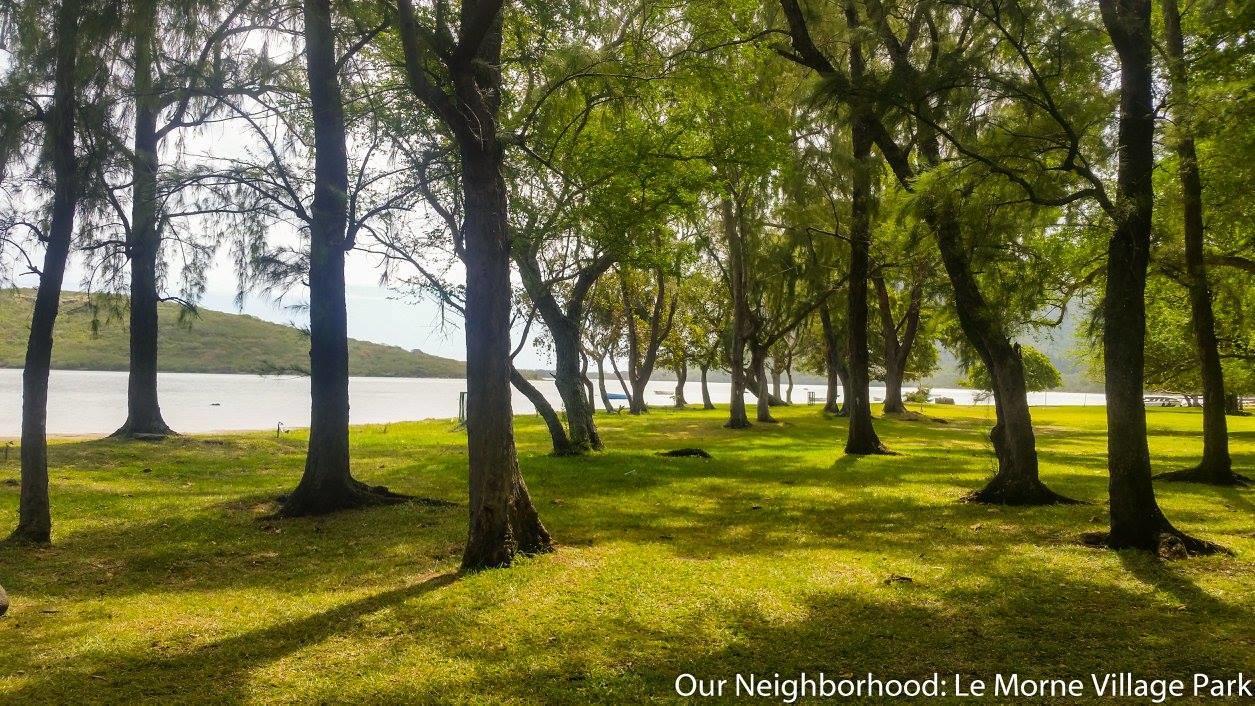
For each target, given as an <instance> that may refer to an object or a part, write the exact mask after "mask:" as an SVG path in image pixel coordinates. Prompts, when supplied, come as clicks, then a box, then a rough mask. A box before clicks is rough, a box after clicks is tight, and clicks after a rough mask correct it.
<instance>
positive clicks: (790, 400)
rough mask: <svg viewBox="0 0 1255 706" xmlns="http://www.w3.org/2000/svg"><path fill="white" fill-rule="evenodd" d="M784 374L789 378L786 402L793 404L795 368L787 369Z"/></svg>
mask: <svg viewBox="0 0 1255 706" xmlns="http://www.w3.org/2000/svg"><path fill="white" fill-rule="evenodd" d="M784 374H785V375H786V376H788V378H789V387H788V389H787V390H785V393H784V403H785V404H793V369H792V368H787V369H785V371H784Z"/></svg>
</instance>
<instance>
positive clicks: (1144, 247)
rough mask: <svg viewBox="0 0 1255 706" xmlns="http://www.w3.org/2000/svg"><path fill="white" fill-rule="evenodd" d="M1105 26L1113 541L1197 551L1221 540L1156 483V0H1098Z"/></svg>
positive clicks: (1106, 329)
mask: <svg viewBox="0 0 1255 706" xmlns="http://www.w3.org/2000/svg"><path fill="white" fill-rule="evenodd" d="M1099 6H1100V9H1101V11H1102V18H1103V24H1104V25H1105V26H1106V29H1107V33H1108V34H1109V35H1110V36H1111V40H1112V44H1113V45H1114V46H1115V48H1116V53H1117V55H1118V56H1119V59H1120V121H1119V128H1118V131H1117V138H1116V144H1117V145H1118V148H1119V154H1120V159H1119V175H1118V178H1117V187H1116V206H1115V211H1116V216H1117V217H1116V226H1115V230H1114V231H1113V232H1112V235H1111V239H1110V240H1109V241H1108V245H1107V292H1106V296H1105V298H1104V300H1103V368H1104V369H1103V372H1104V377H1105V383H1106V393H1107V470H1108V472H1109V474H1110V482H1109V493H1110V499H1111V531H1110V533H1109V534H1107V536H1106V537H1105V543H1106V545H1107V546H1110V547H1112V548H1114V549H1145V550H1150V551H1155V550H1156V549H1157V548H1158V547H1159V545H1160V543H1161V541H1162V538H1161V535H1165V534H1167V535H1171V536H1176V537H1177V538H1178V539H1179V540H1181V542H1182V543H1184V544H1185V546H1186V549H1187V550H1188V551H1190V552H1191V553H1200V552H1209V551H1214V550H1215V548H1214V546H1213V545H1210V544H1209V543H1207V542H1203V541H1200V540H1197V539H1194V538H1192V537H1189V536H1187V535H1185V534H1184V533H1182V532H1180V531H1179V530H1177V529H1176V528H1175V527H1173V526H1172V524H1171V523H1170V522H1169V521H1168V519H1167V518H1166V517H1165V516H1164V514H1163V511H1162V510H1160V508H1159V503H1158V502H1157V501H1156V500H1155V489H1154V486H1153V485H1152V483H1151V470H1150V449H1149V448H1148V446H1147V442H1146V409H1145V403H1144V400H1143V397H1142V394H1143V387H1142V385H1143V380H1144V372H1145V343H1146V301H1145V289H1146V268H1147V264H1148V261H1149V259H1150V232H1151V213H1152V210H1153V206H1154V184H1153V183H1152V176H1153V172H1154V168H1155V155H1154V139H1155V108H1154V103H1153V90H1152V81H1153V72H1152V68H1151V47H1152V41H1151V31H1150V15H1151V6H1150V0H1099Z"/></svg>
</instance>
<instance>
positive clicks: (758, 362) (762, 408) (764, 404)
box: [750, 341, 776, 424]
mask: <svg viewBox="0 0 1255 706" xmlns="http://www.w3.org/2000/svg"><path fill="white" fill-rule="evenodd" d="M750 365H751V366H752V367H753V368H754V379H755V382H756V384H757V387H756V389H755V390H754V392H755V396H756V397H757V398H758V404H757V412H758V416H757V419H758V421H760V422H767V423H771V424H774V423H775V422H776V420H775V418H774V417H772V416H771V392H770V391H769V390H768V387H767V385H768V382H767V349H766V348H763V347H761V346H758V345H755V344H754V343H753V342H752V341H751V342H750Z"/></svg>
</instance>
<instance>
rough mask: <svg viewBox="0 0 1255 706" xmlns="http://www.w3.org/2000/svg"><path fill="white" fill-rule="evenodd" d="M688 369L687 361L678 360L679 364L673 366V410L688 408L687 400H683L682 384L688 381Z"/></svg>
mask: <svg viewBox="0 0 1255 706" xmlns="http://www.w3.org/2000/svg"><path fill="white" fill-rule="evenodd" d="M688 377H689V369H688V361H687V360H685V359H683V358H682V359H681V360H680V364H679V365H677V366H675V408H676V409H684V408H685V407H687V406H688V400H686V399H684V383H685V382H687V381H688Z"/></svg>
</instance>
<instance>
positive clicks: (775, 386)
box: [771, 361, 784, 401]
mask: <svg viewBox="0 0 1255 706" xmlns="http://www.w3.org/2000/svg"><path fill="white" fill-rule="evenodd" d="M772 365H775V361H772ZM783 383H784V379H783V372H782V371H780V370H777V369H775V368H772V369H771V396H772V397H774V398H776V399H778V400H780V401H784V385H783Z"/></svg>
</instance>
